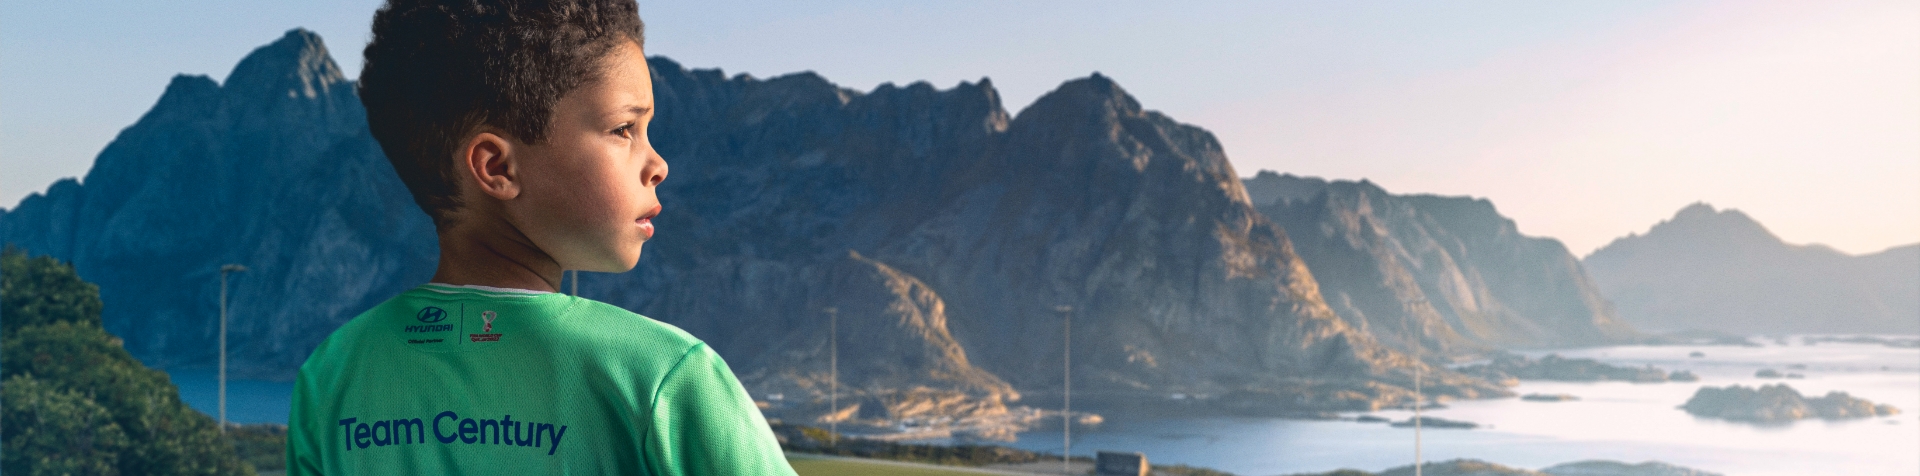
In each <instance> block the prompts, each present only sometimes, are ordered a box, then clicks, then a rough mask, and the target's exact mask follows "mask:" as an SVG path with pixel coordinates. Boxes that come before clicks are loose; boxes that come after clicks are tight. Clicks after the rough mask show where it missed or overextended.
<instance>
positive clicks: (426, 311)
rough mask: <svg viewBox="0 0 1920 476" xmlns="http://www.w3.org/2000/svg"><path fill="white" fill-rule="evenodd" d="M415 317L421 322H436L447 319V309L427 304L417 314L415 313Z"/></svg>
mask: <svg viewBox="0 0 1920 476" xmlns="http://www.w3.org/2000/svg"><path fill="white" fill-rule="evenodd" d="M413 318H414V319H419V320H420V322H425V323H428V324H432V323H435V322H440V321H444V320H447V310H446V309H441V308H438V307H433V306H427V307H423V308H420V312H419V313H417V314H414V315H413Z"/></svg>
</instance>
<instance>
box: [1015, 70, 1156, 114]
mask: <svg viewBox="0 0 1920 476" xmlns="http://www.w3.org/2000/svg"><path fill="white" fill-rule="evenodd" d="M1142 112H1143V110H1142V109H1141V107H1140V101H1138V100H1135V99H1134V98H1133V95H1131V94H1128V93H1127V90H1126V89H1124V88H1121V87H1120V84H1119V83H1116V82H1114V81H1113V79H1112V78H1108V77H1106V76H1104V75H1101V74H1100V73H1098V72H1096V73H1093V74H1092V75H1091V76H1087V77H1085V78H1080V79H1074V80H1069V81H1067V82H1064V83H1061V84H1060V87H1058V88H1054V90H1053V91H1050V92H1048V93H1047V94H1045V95H1042V96H1040V98H1039V99H1036V100H1034V101H1033V104H1031V105H1028V106H1027V108H1026V109H1022V110H1020V114H1018V115H1016V116H1014V120H1020V119H1026V118H1028V116H1030V115H1031V116H1035V117H1033V118H1032V119H1031V120H1041V121H1054V120H1062V119H1068V118H1079V117H1078V116H1081V115H1084V114H1089V113H1091V114H1098V115H1103V116H1106V117H1107V118H1109V119H1107V121H1111V120H1112V119H1111V118H1118V117H1128V116H1137V115H1140V114H1141V113H1142ZM1103 122H1105V121H1103Z"/></svg>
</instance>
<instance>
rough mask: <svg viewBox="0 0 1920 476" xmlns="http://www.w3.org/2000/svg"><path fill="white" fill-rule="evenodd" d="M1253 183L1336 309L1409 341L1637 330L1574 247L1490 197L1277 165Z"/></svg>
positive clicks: (1541, 340) (1553, 339)
mask: <svg viewBox="0 0 1920 476" xmlns="http://www.w3.org/2000/svg"><path fill="white" fill-rule="evenodd" d="M1246 187H1247V192H1248V196H1249V197H1250V198H1251V200H1252V201H1253V203H1254V204H1255V205H1256V206H1258V207H1259V210H1260V211H1261V212H1262V213H1264V214H1265V215H1266V216H1267V217H1269V218H1270V219H1272V220H1273V221H1274V222H1275V223H1278V224H1279V225H1280V226H1281V227H1282V228H1284V229H1285V230H1286V232H1287V236H1288V237H1289V238H1290V239H1291V240H1292V242H1293V245H1294V249H1295V250H1296V251H1297V252H1298V253H1299V255H1300V258H1301V259H1302V260H1303V261H1305V262H1306V264H1307V268H1308V269H1312V270H1313V275H1314V278H1315V279H1316V280H1317V281H1318V282H1319V283H1320V293H1321V295H1322V296H1324V297H1325V299H1326V301H1327V304H1328V305H1330V306H1332V307H1333V309H1334V311H1335V312H1336V313H1338V314H1339V315H1340V316H1341V317H1343V318H1345V319H1346V320H1347V321H1348V322H1349V323H1350V324H1351V325H1353V326H1354V327H1357V328H1360V329H1362V330H1364V331H1366V332H1368V333H1370V334H1372V335H1374V336H1377V337H1378V338H1380V339H1381V340H1382V341H1384V342H1387V343H1390V344H1393V345H1395V346H1397V347H1399V348H1404V349H1421V350H1423V351H1426V352H1431V353H1434V354H1439V355H1474V354H1480V353H1483V352H1485V351H1486V350H1488V349H1496V348H1525V347H1533V348H1540V347H1567V346H1582V345H1598V344H1605V343H1617V342H1623V341H1628V340H1631V339H1634V338H1636V337H1637V334H1636V333H1635V332H1634V331H1633V330H1632V329H1631V328H1629V327H1628V326H1627V325H1625V324H1624V323H1622V322H1621V321H1620V320H1619V319H1617V318H1616V317H1615V316H1614V314H1613V310H1612V307H1611V306H1610V305H1609V304H1608V302H1607V300H1606V298H1605V297H1603V295H1602V293H1601V292H1600V289H1599V288H1598V287H1597V286H1595V285H1594V283H1593V282H1592V280H1591V279H1589V278H1588V277H1587V274H1586V271H1585V270H1584V269H1582V267H1581V265H1580V262H1579V260H1578V259H1576V258H1575V257H1574V256H1573V254H1572V253H1569V252H1568V251H1567V248H1566V246H1564V245H1562V244H1560V242H1559V240H1554V239H1551V238H1537V237H1529V236H1524V235H1521V234H1520V232H1519V231H1518V228H1516V226H1515V225H1514V222H1513V220H1511V219H1508V218H1506V217H1504V216H1501V215H1500V214H1499V212H1498V211H1496V210H1495V209H1494V207H1493V204H1492V203H1491V202H1488V201H1487V200H1484V199H1478V200H1476V199H1472V198H1467V197H1442V196H1434V195H1394V194H1391V193H1388V192H1387V191H1386V190H1385V189H1383V188H1381V187H1380V186H1379V185H1376V184H1374V183H1372V182H1368V181H1365V180H1362V181H1359V182H1350V181H1333V182H1328V181H1326V180H1322V179H1318V178H1309V177H1297V176H1294V175H1290V174H1287V175H1283V174H1277V173H1274V172H1270V171H1261V172H1260V173H1258V174H1256V175H1255V176H1253V177H1252V178H1248V179H1246Z"/></svg>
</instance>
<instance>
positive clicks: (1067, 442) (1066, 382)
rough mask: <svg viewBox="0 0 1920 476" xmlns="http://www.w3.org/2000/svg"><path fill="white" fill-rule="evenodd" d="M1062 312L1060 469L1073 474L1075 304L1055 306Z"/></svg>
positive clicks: (1055, 308) (1055, 310) (1055, 309)
mask: <svg viewBox="0 0 1920 476" xmlns="http://www.w3.org/2000/svg"><path fill="white" fill-rule="evenodd" d="M1053 311H1054V312H1058V313H1060V322H1061V325H1062V326H1063V328H1064V329H1065V330H1064V331H1062V334H1061V339H1060V345H1061V350H1060V363H1061V371H1060V383H1061V388H1062V392H1061V395H1060V423H1062V425H1060V446H1061V450H1060V471H1061V472H1063V473H1066V474H1073V469H1072V468H1071V466H1070V465H1071V464H1072V463H1071V461H1072V460H1073V306H1068V305H1065V304H1061V305H1058V306H1054V307H1053Z"/></svg>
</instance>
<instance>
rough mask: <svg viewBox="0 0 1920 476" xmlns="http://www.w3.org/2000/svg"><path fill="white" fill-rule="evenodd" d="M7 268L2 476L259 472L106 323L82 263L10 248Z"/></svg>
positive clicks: (0, 280) (3, 255)
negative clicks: (108, 329) (82, 274)
mask: <svg viewBox="0 0 1920 476" xmlns="http://www.w3.org/2000/svg"><path fill="white" fill-rule="evenodd" d="M0 271H4V274H0V290H4V294H0V312H4V314H0V321H4V322H5V326H4V333H3V334H0V377H4V378H5V379H6V380H5V381H4V382H0V392H4V393H5V395H4V397H5V398H4V400H0V406H4V413H3V415H4V417H3V418H4V419H0V445H4V447H5V450H6V453H5V458H4V466H3V467H0V471H4V472H6V473H9V474H128V475H134V474H156V475H165V474H253V468H252V467H250V466H248V465H247V464H245V463H243V462H241V460H240V459H239V458H238V457H237V456H236V455H235V453H234V448H233V445H232V444H231V443H229V442H228V441H227V440H226V439H225V438H223V437H222V436H221V435H220V431H219V428H218V426H217V424H215V423H214V422H213V419H212V418H209V417H207V416H206V415H205V414H202V413H200V412H198V411H194V410H193V409H192V408H190V407H188V406H187V405H186V404H185V403H184V402H182V401H180V391H179V389H178V388H176V387H174V385H173V382H172V381H171V380H169V379H168V378H167V375H166V374H165V373H163V372H160V371H157V370H153V369H150V368H147V367H146V366H145V365H142V364H141V363H140V362H139V361H138V360H135V359H134V358H133V356H132V355H131V354H128V353H127V351H126V349H124V348H121V346H120V340H119V339H118V338H115V337H113V336H112V335H111V334H108V333H107V332H106V331H105V330H103V329H102V328H101V327H100V307H101V306H100V292H99V288H98V287H95V286H94V285H93V284H91V283H87V282H86V281H83V280H81V279H80V277H79V275H78V274H76V273H75V272H74V270H73V267H72V266H70V265H67V264H64V263H60V262H58V261H57V260H54V259H52V258H47V257H28V256H26V253H24V252H21V251H19V250H17V249H13V248H8V249H7V250H5V251H4V252H0ZM83 443H84V444H83ZM82 462H88V463H84V464H83V463H82Z"/></svg>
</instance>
